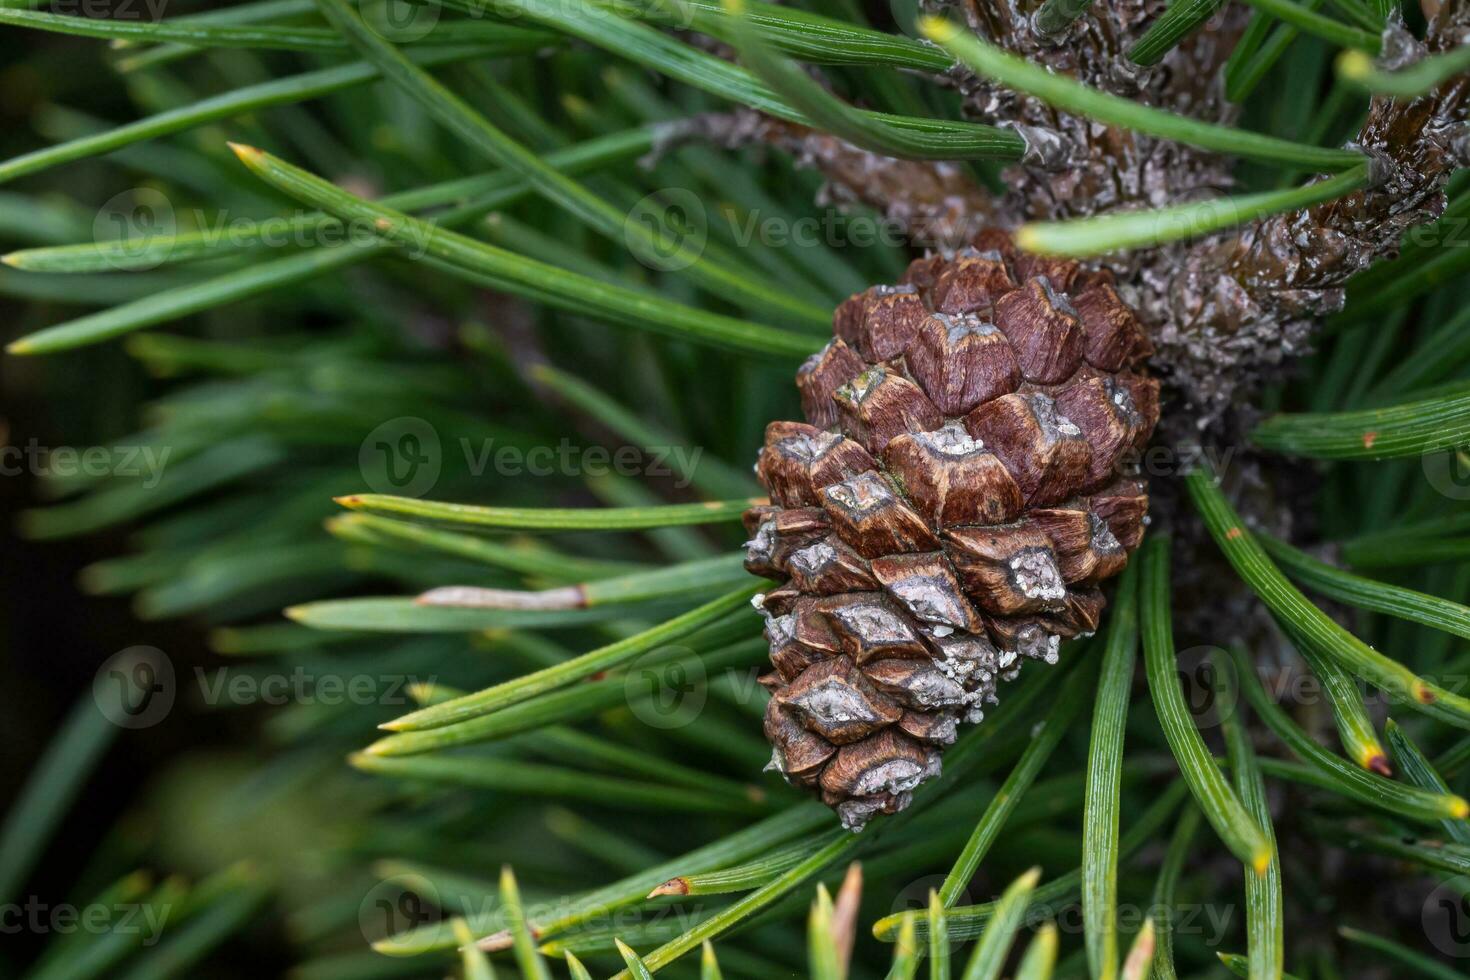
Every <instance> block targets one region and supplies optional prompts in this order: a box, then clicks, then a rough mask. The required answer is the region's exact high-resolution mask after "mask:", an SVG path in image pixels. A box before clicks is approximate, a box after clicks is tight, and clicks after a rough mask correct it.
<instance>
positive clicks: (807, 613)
mask: <svg viewBox="0 0 1470 980" xmlns="http://www.w3.org/2000/svg"><path fill="white" fill-rule="evenodd" d="M977 246H978V247H970V248H966V249H963V250H961V251H960V252H959V253H958V254H956V255H955V257H954V258H953V259H946V258H943V257H938V256H935V257H930V258H925V259H920V260H917V261H915V262H914V263H913V264H912V265H910V266H909V269H908V271H907V273H906V274H905V275H904V279H903V282H902V283H901V284H900V285H897V286H877V287H874V288H872V289H869V290H867V291H866V292H864V293H860V294H858V295H856V296H853V297H852V298H850V299H848V300H847V301H846V302H844V303H843V304H842V305H841V306H840V307H838V309H837V313H836V315H835V318H834V321H835V332H836V334H837V336H836V338H835V339H834V340H833V341H832V342H831V343H830V344H828V345H827V347H826V348H825V349H824V350H823V351H822V352H821V353H819V354H817V355H815V356H813V357H812V358H811V360H809V361H808V362H807V363H806V364H805V365H804V366H803V367H802V369H801V371H800V373H799V374H798V376H797V386H798V388H799V389H800V391H801V397H802V404H803V408H804V410H805V413H806V416H807V419H808V423H809V424H807V423H801V422H773V423H771V425H770V426H769V427H767V429H766V444H765V447H764V449H762V451H761V454H760V461H759V463H758V464H757V467H756V470H757V473H758V474H759V475H760V478H761V481H762V482H763V483H764V484H765V486H766V489H767V490H768V491H769V493H770V495H771V500H772V504H771V505H769V506H763V507H756V508H753V509H751V510H750V511H749V512H748V513H747V514H746V518H745V519H746V526H747V529H748V530H749V531H750V534H751V537H752V540H751V541H750V542H749V543H748V544H747V545H746V548H747V559H746V567H747V568H749V569H750V571H752V572H754V573H755V574H758V575H763V576H768V577H770V578H775V579H779V580H782V581H783V584H782V585H781V586H780V587H779V588H777V589H775V590H773V591H772V592H770V593H769V594H766V595H763V596H760V597H758V598H757V605H758V607H759V608H760V610H761V612H762V613H763V614H764V615H765V617H766V621H767V622H766V636H767V638H768V640H769V641H770V646H771V662H772V664H773V665H774V667H775V670H774V671H773V672H771V673H770V674H768V675H766V677H764V678H762V683H764V684H765V685H766V686H767V687H768V688H770V689H771V691H772V694H773V696H772V698H771V701H770V704H769V706H768V707H767V711H766V720H765V730H766V736H767V738H769V739H770V741H771V743H772V745H773V747H774V753H773V756H772V762H771V765H772V767H773V768H775V769H777V770H779V771H780V772H781V773H782V774H783V775H784V776H785V777H786V778H787V779H788V780H790V781H791V782H794V783H798V784H801V785H804V786H808V787H811V788H813V789H815V790H817V791H819V792H820V794H821V796H822V799H823V800H824V801H825V802H826V803H827V804H828V805H830V806H833V807H835V808H836V810H837V812H838V814H839V816H840V817H841V819H842V822H843V824H844V825H845V826H847V827H848V828H850V829H854V830H858V829H861V828H862V826H863V824H864V823H865V822H866V821H867V819H868V818H869V817H870V816H871V815H872V814H874V813H877V812H884V813H893V812H896V811H898V810H900V809H902V808H903V807H904V806H906V805H907V803H908V800H909V796H910V792H911V791H912V790H913V788H914V787H915V786H917V785H918V784H919V783H920V782H922V781H923V780H925V779H927V778H929V777H930V776H933V775H935V774H937V773H938V772H939V768H940V763H939V754H940V751H941V750H942V747H943V746H945V745H947V744H949V743H951V742H953V741H954V738H955V732H956V727H957V726H958V724H959V722H960V721H962V720H963V721H967V722H976V721H979V720H980V718H981V716H982V712H983V705H985V704H987V703H994V702H995V700H996V684H997V681H998V680H1009V679H1011V678H1013V677H1014V676H1015V674H1016V673H1017V672H1018V671H1019V669H1020V664H1021V662H1022V660H1023V659H1024V658H1028V657H1029V658H1032V659H1036V660H1043V661H1046V662H1047V663H1055V662H1056V659H1057V651H1058V647H1059V645H1060V642H1061V640H1062V639H1066V638H1070V637H1074V636H1078V635H1084V634H1088V633H1091V632H1092V631H1094V630H1095V629H1096V628H1097V625H1098V619H1099V617H1100V616H1101V614H1102V609H1103V605H1104V599H1103V595H1102V592H1101V591H1100V589H1099V584H1100V583H1101V582H1102V581H1103V580H1105V579H1108V578H1110V577H1112V576H1114V575H1116V574H1117V573H1118V572H1119V571H1121V570H1122V568H1123V566H1124V564H1126V562H1127V560H1128V554H1129V553H1130V552H1131V551H1132V550H1133V549H1134V548H1136V547H1137V546H1138V543H1139V540H1140V538H1142V536H1143V524H1144V515H1145V512H1146V510H1147V507H1148V496H1147V492H1146V489H1145V486H1144V484H1143V482H1142V481H1141V480H1139V479H1137V478H1136V477H1134V476H1130V475H1128V474H1127V471H1128V470H1129V469H1130V467H1131V466H1132V461H1133V459H1134V458H1135V451H1136V450H1139V449H1141V448H1142V447H1143V445H1144V443H1146V442H1147V440H1148V438H1149V435H1150V433H1151V432H1152V431H1153V428H1154V424H1155V423H1156V422H1157V421H1158V413H1159V409H1158V383H1157V382H1156V381H1154V380H1152V379H1151V378H1149V377H1147V376H1145V375H1143V374H1141V373H1138V372H1137V370H1135V369H1136V368H1137V367H1138V365H1139V364H1140V362H1141V361H1142V360H1143V358H1145V357H1146V356H1147V355H1148V353H1149V344H1148V340H1147V338H1146V337H1145V335H1144V332H1143V330H1142V328H1141V327H1140V325H1139V322H1138V320H1137V318H1136V317H1135V316H1134V314H1133V312H1132V311H1131V310H1130V309H1129V308H1128V307H1127V306H1125V305H1124V304H1123V302H1122V301H1121V300H1120V299H1119V298H1118V295H1117V293H1116V292H1115V291H1114V290H1113V287H1112V284H1111V277H1110V276H1109V275H1108V274H1107V273H1105V272H1102V273H1099V272H1088V271H1086V270H1084V269H1082V268H1081V267H1080V266H1079V265H1078V264H1077V263H1074V262H1064V261H1056V260H1050V259H1042V258H1037V257H1034V256H1027V255H1020V254H1017V253H1015V252H1014V251H1013V250H1012V248H1011V243H1010V239H1009V238H1007V237H1006V236H1004V235H1001V234H998V233H990V232H987V233H984V234H982V236H981V238H980V239H979V240H978V241H977ZM1135 468H1136V467H1135Z"/></svg>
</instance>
